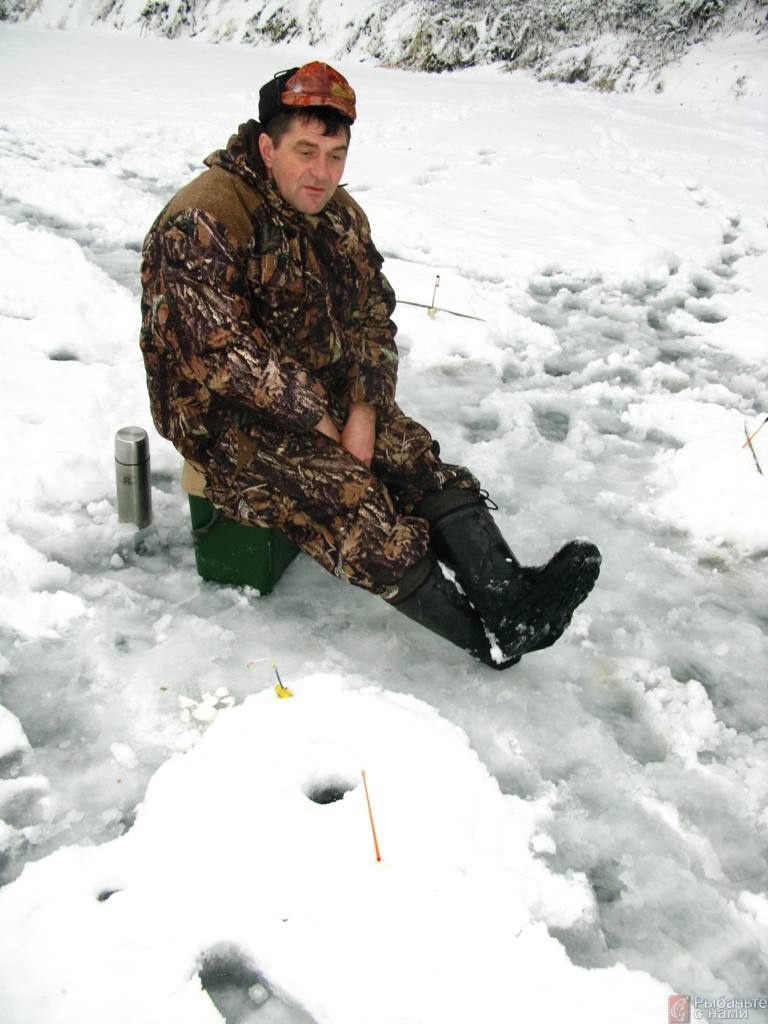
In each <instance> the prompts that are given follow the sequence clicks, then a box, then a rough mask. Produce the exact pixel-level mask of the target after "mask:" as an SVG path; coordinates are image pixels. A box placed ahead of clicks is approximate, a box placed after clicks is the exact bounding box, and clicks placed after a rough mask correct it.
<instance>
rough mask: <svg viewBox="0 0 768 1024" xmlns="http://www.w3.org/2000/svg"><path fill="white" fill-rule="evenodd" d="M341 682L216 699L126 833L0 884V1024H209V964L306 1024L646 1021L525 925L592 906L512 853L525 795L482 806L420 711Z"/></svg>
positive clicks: (466, 766) (584, 894) (525, 848)
mask: <svg viewBox="0 0 768 1024" xmlns="http://www.w3.org/2000/svg"><path fill="white" fill-rule="evenodd" d="M349 684H350V685H355V686H356V687H357V688H356V689H350V688H348V686H347V685H345V683H344V682H343V681H342V680H341V678H340V677H339V676H337V675H332V674H324V675H314V676H309V677H306V678H304V679H303V680H301V681H300V682H299V683H298V684H296V685H295V687H294V693H295V696H294V697H293V698H291V699H285V700H280V699H278V698H277V696H276V695H275V693H274V692H273V691H272V690H265V691H263V692H261V693H259V694H257V695H255V696H252V697H249V698H248V699H247V700H246V701H245V703H244V704H242V705H240V706H239V707H236V708H232V709H229V710H226V711H222V712H221V713H220V714H219V715H217V717H216V719H215V722H214V723H213V725H212V726H211V727H210V729H209V730H208V731H207V732H206V733H205V734H204V736H203V737H202V738H201V740H200V741H199V743H198V744H197V746H196V747H195V748H194V749H193V750H192V751H190V752H189V753H187V754H180V755H177V756H176V757H174V758H172V759H171V760H170V761H168V762H166V763H165V764H164V765H163V766H162V767H161V768H160V770H159V771H158V772H157V773H156V775H155V776H154V778H153V780H152V782H151V783H150V786H149V788H148V791H147V795H146V799H145V801H144V804H143V806H142V808H141V810H140V813H139V816H138V819H137V822H136V824H135V826H134V828H133V829H132V830H131V831H130V832H129V833H127V834H126V835H125V836H123V837H121V838H119V839H117V840H114V841H113V842H111V843H107V844H105V845H103V846H101V847H97V848H93V847H77V846H75V847H68V848H62V849H60V850H58V851H57V852H56V853H54V854H52V855H51V856H49V857H47V858H46V859H44V860H42V861H40V862H38V863H36V864H32V865H28V867H27V868H26V870H25V872H24V874H23V875H22V876H21V877H20V878H19V879H18V880H17V881H16V882H14V883H12V884H11V885H9V886H8V887H7V888H6V889H5V890H4V891H3V892H2V894H0V922H2V935H3V936H4V938H3V939H2V940H0V977H1V978H2V987H3V990H4V992H5V997H4V1020H5V1022H6V1024H22V1022H26V1021H29V1020H30V1019H34V1020H35V1022H36V1024H65V1022H66V1024H71V1022H72V1021H74V1020H77V1021H78V1024H89V1022H91V1021H92V1022H94V1024H95V1022H99V1024H101V1022H103V1021H104V1020H109V1021H110V1022H111V1024H122V1022H125V1024H128V1022H130V1024H135V1022H136V1021H139V1020H140V1021H142V1022H143V1024H152V1022H157V1024H161V1022H162V1024H170V1022H171V1021H184V1022H185V1024H209V1022H213V1021H216V1020H219V1019H221V1018H220V1017H219V1016H218V1011H216V1010H214V1008H213V1005H212V1002H211V999H210V997H209V995H208V994H207V993H206V991H205V990H204V989H203V986H202V984H201V980H200V973H199V972H200V968H201V965H203V964H205V963H206V962H211V961H212V960H213V961H214V962H216V961H218V964H219V969H220V970H221V961H222V959H223V960H224V962H225V963H226V962H227V961H228V962H229V964H230V966H231V967H232V971H233V973H234V975H235V976H237V971H236V970H235V967H236V966H237V965H240V966H239V969H240V970H241V972H242V973H243V976H244V977H248V970H247V969H250V970H251V971H252V972H253V975H252V976H253V977H258V978H262V979H265V981H264V982H260V983H258V984H256V985H251V990H252V998H254V999H255V1000H258V1001H263V1000H264V998H265V996H266V997H267V998H269V997H270V993H272V994H273V995H272V998H274V1000H275V1001H276V1003H278V1004H279V1003H282V1004H283V1005H284V1006H286V1005H288V1004H290V1005H292V1006H293V1009H294V1011H295V1013H299V1010H298V1009H297V1004H298V1005H300V1006H303V1007H304V1009H305V1011H306V1012H307V1013H309V1014H311V1015H312V1018H313V1019H314V1020H315V1021H318V1022H321V1021H331V1020H332V1021H333V1022H334V1024H347V1022H349V1024H359V1022H360V1021H362V1020H365V1021H366V1024H379V1022H381V1024H385V1022H386V1024H393V1022H395V1021H403V1022H405V1021H413V1022H416V1021H420V1022H424V1024H426V1022H435V1024H438V1022H439V1024H451V1022H456V1024H459V1022H461V1024H464V1022H466V1021H467V1020H471V1019H474V1020H498V1019H500V1016H501V1015H502V1014H503V1013H504V1012H505V1009H506V1008H507V1007H508V1006H509V1005H510V1003H511V1002H513V1003H514V1006H515V1009H516V1011H517V1012H518V1013H520V1014H521V1015H522V1016H524V1017H528V1016H531V1015H534V1014H536V1013H537V1012H538V1011H539V1010H540V1008H541V1005H542V1001H546V1005H547V1012H548V1016H549V1018H550V1019H560V1017H561V1016H562V1017H565V1016H566V1015H567V1014H568V1013H569V1008H571V1007H573V1006H575V1005H580V1004H584V1003H586V1004H587V1005H589V1007H590V1013H591V1019H593V1020H595V1021H611V1020H613V1019H614V1017H615V1006H616V1004H617V1002H619V1001H620V1002H621V1005H622V1006H623V1007H624V1009H623V1011H622V1013H623V1016H624V1018H625V1019H627V1020H630V1021H638V1022H640V1021H647V1020H649V1019H651V1017H652V1014H653V1011H654V1009H657V1008H658V1007H659V1006H663V1005H664V1000H665V994H666V990H665V988H664V987H663V986H662V985H661V984H660V983H659V982H656V981H655V980H653V979H651V978H650V977H649V976H648V975H646V974H642V973H636V972H630V971H628V970H627V969H626V968H624V967H621V966H617V967H612V968H606V969H599V970H587V969H584V968H580V967H576V966H574V965H573V964H572V963H571V962H570V961H569V960H568V958H567V956H566V954H565V951H564V950H563V948H562V946H561V945H560V944H559V943H558V942H557V941H556V940H555V939H553V938H552V937H551V936H550V935H549V933H548V931H547V925H550V926H563V925H565V926H567V925H569V924H573V923H574V922H576V921H578V920H579V919H580V918H585V917H589V916H590V915H591V914H592V913H593V911H594V908H593V901H592V895H591V890H590V889H589V887H588V885H587V884H586V882H585V880H584V879H583V877H581V876H578V875H570V876H556V875H554V874H552V873H551V872H550V871H549V870H548V869H547V868H546V867H545V866H544V865H543V863H542V862H541V861H540V860H539V859H537V857H536V855H535V853H534V852H533V850H534V848H535V847H536V846H539V845H540V844H541V839H540V837H539V836H538V833H537V829H538V828H539V827H540V826H541V824H542V822H543V821H544V820H545V819H546V817H547V814H548V808H547V805H546V801H542V802H539V803H536V802H527V801H524V800H521V799H519V798H517V797H511V796H505V795H503V794H502V792H501V791H500V789H499V787H498V784H497V783H496V781H495V780H494V779H493V778H492V777H491V776H490V774H489V773H488V771H487V770H486V768H485V767H484V766H483V764H482V763H481V762H480V760H479V758H478V757H477V755H476V754H475V752H474V751H473V750H472V749H471V748H470V747H469V744H468V742H467V739H466V736H465V734H464V733H463V732H462V731H461V730H460V729H459V728H457V727H456V726H454V725H452V724H450V723H449V722H447V721H446V720H445V719H443V718H441V717H440V716H439V715H438V714H437V712H436V711H435V710H433V709H432V708H431V707H429V706H428V705H427V704H424V703H423V702H421V701H419V700H417V699H415V698H412V697H408V696H404V695H400V694H394V693H391V692H387V691H384V690H379V689H377V688H375V687H372V686H368V687H366V686H365V685H364V680H352V681H349ZM363 770H365V772H366V776H365V778H366V782H367V785H368V789H369V795H370V801H371V808H372V813H373V817H374V822H375V826H376V830H377V836H378V840H379V844H380V848H381V852H382V860H381V861H380V862H379V861H377V859H376V857H375V854H374V844H373V839H372V831H371V828H370V824H369V814H368V809H367V802H366V795H365V788H364V785H363V781H362V775H361V772H362V771H363ZM233 965H235V966H233ZM243 965H245V967H243ZM246 968H247V969H246ZM209 984H210V983H209ZM254 1005H255V1003H254ZM301 1019H306V1018H305V1017H304V1016H302V1018H301Z"/></svg>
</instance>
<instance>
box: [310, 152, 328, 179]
mask: <svg viewBox="0 0 768 1024" xmlns="http://www.w3.org/2000/svg"><path fill="white" fill-rule="evenodd" d="M310 171H311V173H312V177H313V178H314V179H315V180H316V181H330V179H331V161H330V159H329V158H328V157H327V156H320V155H318V156H316V157H315V159H314V160H313V161H312V165H311V167H310Z"/></svg>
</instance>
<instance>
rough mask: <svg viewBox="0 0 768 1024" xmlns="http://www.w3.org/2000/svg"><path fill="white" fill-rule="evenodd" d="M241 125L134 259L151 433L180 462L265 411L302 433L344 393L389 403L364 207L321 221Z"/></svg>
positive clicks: (385, 304) (382, 305)
mask: <svg viewBox="0 0 768 1024" xmlns="http://www.w3.org/2000/svg"><path fill="white" fill-rule="evenodd" d="M258 134H259V126H258V125H257V124H256V122H254V121H249V122H247V124H245V125H241V127H240V130H239V132H238V134H237V135H234V136H233V137H232V138H231V139H230V141H229V144H228V145H227V148H226V149H225V150H220V151H218V152H216V153H213V154H212V155H211V156H210V157H208V159H207V160H206V161H205V162H206V164H207V165H208V168H209V169H208V170H206V171H204V172H203V173H202V174H201V175H200V176H199V177H198V178H196V179H195V180H194V181H192V182H191V183H190V184H188V185H187V186H186V187H185V188H183V189H182V190H181V191H180V192H179V193H178V194H177V195H176V196H175V197H174V198H173V199H172V200H171V201H170V203H168V205H167V206H166V207H165V208H164V209H163V210H162V212H161V213H160V215H159V216H158V218H157V220H156V221H155V223H154V224H153V226H152V228H151V229H150V231H149V234H148V235H147V238H146V241H145V243H144V249H143V253H142V270H141V276H142V287H143V297H142V329H141V348H142V352H143V354H144V363H145V366H146V370H147V382H148V387H149V395H150V404H151V408H152V416H153V419H154V421H155V426H156V427H157V429H158V431H159V432H160V433H161V434H162V435H163V436H164V437H167V438H169V439H170V440H171V441H172V442H173V443H174V444H175V445H176V447H177V448H178V449H179V450H180V451H181V452H182V453H183V454H184V455H186V456H189V457H194V456H195V454H196V452H199V451H200V449H201V446H205V444H206V442H207V441H208V440H210V439H212V438H213V437H215V436H216V435H217V434H218V433H220V432H222V431H223V430H225V429H227V428H228V427H230V426H232V424H233V423H234V424H239V425H241V426H243V427H246V428H247V427H248V426H253V425H255V424H257V423H258V422H259V421H260V420H262V419H263V418H264V417H267V418H268V419H269V420H270V422H271V424H272V425H274V424H275V423H277V424H279V425H280V426H281V427H284V428H285V429H286V430H288V431H308V430H311V429H312V428H313V427H314V425H315V424H316V423H317V422H318V421H319V420H320V419H321V417H322V415H323V412H324V411H326V410H327V411H328V412H329V413H330V414H331V416H332V417H334V418H335V419H336V421H337V423H339V425H341V424H342V423H343V421H344V419H345V418H346V409H347V408H348V405H349V403H350V402H352V401H357V402H370V403H373V404H374V405H377V406H380V407H383V408H389V407H390V406H391V405H392V404H393V402H394V395H395V383H396V377H397V349H396V347H395V342H394V336H395V331H396V328H395V325H394V324H393V323H392V321H391V320H390V315H391V313H392V311H393V309H394V306H395V297H394V293H393V292H392V289H391V287H390V286H389V283H388V282H387V280H386V278H385V277H384V275H383V274H382V273H381V265H382V262H383V260H382V257H381V256H380V255H379V253H378V252H377V250H376V248H375V246H374V245H373V243H372V241H371V236H370V228H369V225H368V220H367V218H366V216H365V214H364V213H363V211H362V209H361V208H360V207H359V206H358V205H357V203H356V202H355V201H354V200H353V199H352V198H351V197H350V196H349V195H348V194H347V193H346V192H345V191H344V189H343V188H339V189H337V191H336V194H335V195H334V198H333V199H332V200H331V201H330V203H328V205H327V206H326V207H325V209H324V210H323V211H322V212H321V213H320V214H318V215H317V216H311V215H308V214H303V213H300V212H299V211H297V210H295V209H294V208H293V207H292V206H291V205H290V204H289V203H287V202H286V201H285V200H284V199H283V198H282V197H281V196H280V193H279V192H278V191H277V189H276V188H275V186H274V185H273V184H272V183H271V182H269V181H267V180H266V178H265V174H264V168H263V164H262V163H261V158H260V156H259V153H258V147H257V142H256V140H257V138H258Z"/></svg>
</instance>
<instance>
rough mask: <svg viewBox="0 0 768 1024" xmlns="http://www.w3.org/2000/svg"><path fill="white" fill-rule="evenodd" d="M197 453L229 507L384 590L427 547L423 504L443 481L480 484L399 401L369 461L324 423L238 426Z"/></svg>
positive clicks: (212, 491) (382, 421) (217, 502)
mask: <svg viewBox="0 0 768 1024" xmlns="http://www.w3.org/2000/svg"><path fill="white" fill-rule="evenodd" d="M195 461H199V462H200V463H201V466H202V468H203V470H204V472H205V475H206V479H207V483H208V486H207V488H206V495H207V497H208V499H209V500H210V501H211V502H212V503H213V505H214V506H216V507H217V508H219V509H221V511H222V512H223V513H224V514H225V515H226V516H228V517H230V518H232V519H239V520H242V521H244V522H247V523H251V524H253V525H254V526H274V527H276V528H277V529H278V530H280V531H281V532H282V533H284V534H286V536H288V537H290V539H291V540H292V541H293V542H294V543H295V544H296V545H297V546H298V547H299V548H300V549H301V550H302V551H304V552H305V553H306V554H308V555H309V556H310V557H311V558H313V559H315V561H317V562H319V563H320V564H321V565H322V566H323V567H324V568H325V569H327V570H328V571H329V572H332V573H334V575H336V576H339V577H341V578H342V579H345V580H348V581H349V582H350V583H352V584H354V585H355V586H359V587H364V588H365V589H366V590H370V591H372V592H373V593H375V594H380V595H382V596H383V597H388V596H392V595H393V594H394V593H395V587H396V584H397V582H398V581H399V580H400V579H401V578H402V576H403V575H404V573H405V572H406V570H407V569H409V568H410V567H411V566H412V565H414V564H415V563H416V562H417V561H418V560H419V559H420V558H422V557H423V556H424V555H425V554H426V551H427V546H428V543H429V527H428V525H427V522H426V520H424V519H421V518H419V517H417V516H414V515H412V514H411V513H412V511H413V508H414V506H415V505H416V504H417V503H418V502H419V501H420V500H421V499H422V498H423V497H424V496H425V495H427V494H429V493H432V492H434V491H439V490H443V489H445V488H448V487H460V488H469V489H473V490H477V489H479V486H480V485H479V483H478V481H477V480H476V479H475V477H474V476H473V475H472V474H471V473H470V472H469V470H467V469H465V468H464V467H462V466H451V465H447V464H446V463H444V462H442V461H441V460H440V448H439V446H438V444H437V442H436V441H434V440H433V439H432V437H431V436H430V434H429V432H428V431H427V430H426V429H425V428H424V427H422V426H421V425H420V424H419V423H416V422H415V420H412V419H410V418H409V417H408V416H406V415H404V413H403V412H402V411H401V410H400V409H399V408H398V407H397V406H394V407H393V408H392V409H391V410H389V411H388V412H386V413H382V412H380V413H379V417H378V424H377V436H376V447H375V451H374V456H373V464H372V468H371V469H370V470H368V469H367V468H366V467H365V466H363V465H362V463H360V462H358V461H357V459H356V458H355V457H354V456H353V455H351V454H350V453H349V452H348V451H346V449H345V448H342V446H341V445H340V444H337V443H336V442H334V441H331V440H330V438H327V437H325V435H323V434H320V433H318V432H317V431H315V430H313V431H309V432H308V433H291V432H287V431H284V430H277V429H274V428H272V427H270V426H269V425H268V424H266V423H259V424H258V425H254V424H253V423H251V424H249V425H241V426H239V427H232V428H231V429H229V430H227V431H226V432H225V433H224V434H223V435H221V436H220V437H219V439H218V440H217V441H216V442H214V443H213V444H212V445H211V446H210V447H209V448H207V449H206V451H205V453H204V454H203V453H201V455H200V457H199V459H197V458H196V459H195Z"/></svg>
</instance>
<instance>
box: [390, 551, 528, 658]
mask: <svg viewBox="0 0 768 1024" xmlns="http://www.w3.org/2000/svg"><path fill="white" fill-rule="evenodd" d="M388 603H389V604H391V605H392V607H393V608H396V609H397V610H398V611H399V612H402V613H403V615H407V616H408V618H409V619H413V621H414V622H418V623H419V625H421V626H425V627H426V628H427V629H429V630H430V631H431V632H433V633H436V634H437V635H438V636H441V637H443V638H444V639H445V640H450V641H451V643H453V644H456V646H457V647H461V649H462V650H464V651H467V652H468V653H469V654H471V655H472V657H473V658H477V659H478V661H482V662H483V664H484V665H490V666H491V667H492V668H497V669H502V668H509V666H510V665H515V664H517V662H518V661H519V660H520V659H519V657H513V658H504V657H502V655H501V654H500V652H498V651H496V652H495V653H496V655H497V659H498V660H494V656H493V654H492V652H491V644H490V641H489V639H488V636H487V635H486V632H485V629H484V627H483V623H482V621H481V620H480V616H479V615H478V614H477V612H476V611H475V609H474V608H473V607H472V605H471V604H470V603H469V601H468V600H467V598H466V597H465V596H464V594H462V593H461V591H460V590H458V589H457V588H456V586H455V585H454V584H453V583H452V582H451V581H450V580H449V579H446V577H445V575H444V574H443V570H442V569H441V568H440V566H439V565H438V564H437V560H436V559H435V557H434V555H433V554H431V553H430V554H428V555H426V556H425V557H424V558H422V559H421V561H419V562H417V563H416V565H414V566H413V567H412V568H411V569H409V570H408V572H407V573H406V574H405V576H404V577H403V579H402V580H401V581H400V585H399V588H398V594H397V596H396V597H394V598H391V599H390V600H389V601H388Z"/></svg>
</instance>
